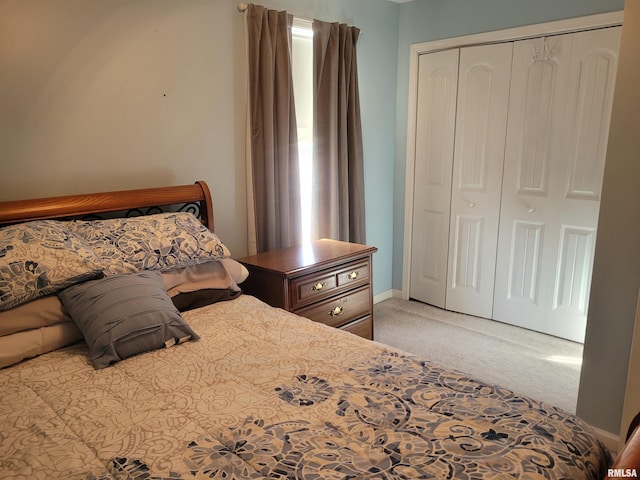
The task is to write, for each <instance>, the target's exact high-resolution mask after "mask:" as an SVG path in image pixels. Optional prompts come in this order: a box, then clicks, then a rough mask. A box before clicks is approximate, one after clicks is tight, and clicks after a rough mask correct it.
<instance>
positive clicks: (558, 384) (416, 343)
mask: <svg viewBox="0 0 640 480" xmlns="http://www.w3.org/2000/svg"><path fill="white" fill-rule="evenodd" d="M374 319H375V320H374V339H375V340H376V341H377V342H380V343H384V344H387V345H390V346H393V347H395V348H398V349H400V350H404V351H406V352H409V353H413V354H415V355H418V356H420V357H422V358H425V359H429V360H431V361H434V362H436V363H439V364H441V365H443V366H447V367H451V368H454V369H456V370H460V371H462V372H464V373H467V374H469V375H471V376H472V377H474V378H477V379H478V380H482V381H485V382H488V383H491V384H495V385H500V386H503V387H506V388H508V389H510V390H513V391H514V392H517V393H520V394H522V395H526V396H528V397H531V398H533V399H536V400H542V401H545V402H548V403H551V404H553V405H555V406H557V407H560V408H562V409H563V410H565V411H567V412H570V413H575V411H576V401H577V396H578V384H579V381H580V368H581V363H582V344H579V343H575V342H571V341H568V340H563V339H560V338H557V337H553V336H550V335H544V334H541V333H537V332H533V331H530V330H526V329H523V328H520V327H515V326H512V325H508V324H504V323H500V322H496V321H493V320H487V319H484V318H478V317H473V316H469V315H463V314H459V313H454V312H448V311H446V310H441V309H439V308H436V307H433V306H431V305H426V304H423V303H420V302H416V301H407V300H400V299H395V298H391V299H388V300H384V301H383V302H380V303H377V304H376V305H374Z"/></svg>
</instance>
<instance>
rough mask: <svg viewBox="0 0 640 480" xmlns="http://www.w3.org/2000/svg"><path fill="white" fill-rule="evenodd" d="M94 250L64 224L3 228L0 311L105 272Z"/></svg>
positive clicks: (45, 222)
mask: <svg viewBox="0 0 640 480" xmlns="http://www.w3.org/2000/svg"><path fill="white" fill-rule="evenodd" d="M99 263H100V262H99V260H98V258H97V257H96V256H95V254H94V253H93V250H92V249H91V247H90V246H89V245H87V244H86V243H85V242H84V241H83V240H81V239H80V238H78V237H76V236H75V235H73V234H72V233H71V232H70V231H69V230H68V229H67V228H66V227H65V225H64V224H63V223H62V222H58V221H55V220H37V221H34V222H27V223H21V224H17V225H9V226H7V227H2V228H0V310H6V309H9V308H12V307H16V306H18V305H20V304H22V303H26V302H28V301H30V300H33V299H35V298H38V297H42V296H45V295H49V294H52V293H56V292H57V291H59V290H61V289H63V288H65V287H68V286H69V285H74V284H76V283H79V282H83V281H86V280H90V279H94V278H99V277H101V276H102V270H101V267H100V265H99Z"/></svg>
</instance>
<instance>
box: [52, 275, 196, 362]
mask: <svg viewBox="0 0 640 480" xmlns="http://www.w3.org/2000/svg"><path fill="white" fill-rule="evenodd" d="M58 297H59V298H60V301H61V302H62V304H63V305H64V307H65V308H66V309H67V311H68V312H69V315H70V316H71V318H72V319H73V321H74V322H75V323H76V324H77V325H78V327H79V328H80V330H81V331H82V334H83V336H84V339H85V341H86V342H87V345H88V346H89V350H90V351H91V361H92V362H93V366H94V367H95V368H105V367H108V366H109V365H111V364H112V363H115V362H118V361H120V360H122V359H125V358H127V357H130V356H132V355H136V354H138V353H142V352H146V351H149V350H155V349H158V348H162V347H170V346H173V345H175V344H177V343H183V342H186V341H188V340H197V339H199V338H200V337H199V336H198V335H197V334H196V333H195V332H194V331H193V330H192V329H191V327H189V325H187V323H186V322H185V321H184V319H183V318H182V316H181V315H180V312H178V310H177V309H176V307H175V306H174V305H173V303H172V302H171V299H170V298H169V296H168V295H167V293H166V291H165V290H164V287H163V284H162V275H161V274H160V273H159V272H156V271H145V272H139V273H133V274H123V275H113V276H109V277H105V278H102V279H100V280H93V281H89V282H85V283H81V284H78V285H73V286H71V287H69V288H66V289H64V290H62V291H61V292H59V293H58Z"/></svg>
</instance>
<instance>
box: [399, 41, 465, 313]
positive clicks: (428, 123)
mask: <svg viewBox="0 0 640 480" xmlns="http://www.w3.org/2000/svg"><path fill="white" fill-rule="evenodd" d="M458 58H459V50H458V49H454V50H446V51H442V52H437V53H432V54H429V55H421V56H420V59H419V64H418V69H419V70H418V71H419V75H418V99H417V102H418V108H417V118H416V162H415V171H414V179H413V181H414V202H413V203H414V207H413V231H412V245H413V248H412V252H411V259H412V268H411V278H410V292H409V295H410V297H411V298H415V299H416V300H420V301H422V302H425V303H429V304H431V305H435V306H437V307H440V308H445V302H444V299H445V294H446V290H447V258H448V250H449V215H450V212H451V175H452V168H453V142H454V134H455V128H456V99H457V96H458Z"/></svg>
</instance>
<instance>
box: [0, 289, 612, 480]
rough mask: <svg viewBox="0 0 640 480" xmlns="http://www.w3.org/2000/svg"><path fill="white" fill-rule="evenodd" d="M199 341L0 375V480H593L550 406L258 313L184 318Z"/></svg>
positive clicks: (60, 358) (62, 353)
mask: <svg viewBox="0 0 640 480" xmlns="http://www.w3.org/2000/svg"><path fill="white" fill-rule="evenodd" d="M184 317H185V319H186V320H187V322H188V323H189V324H190V325H191V326H192V328H193V329H194V330H195V331H196V332H198V334H199V335H200V337H201V339H200V340H199V341H197V342H188V343H186V344H184V345H179V346H176V347H172V348H169V349H166V350H158V351H154V352H149V353H145V354H141V355H138V356H135V357H133V358H130V359H127V360H124V361H121V362H119V363H117V364H115V365H113V366H112V367H109V368H105V369H103V370H94V369H93V367H92V366H91V364H90V363H89V361H88V353H87V348H86V345H85V344H84V343H80V344H76V345H74V346H72V347H67V348H64V349H61V350H57V351H55V352H52V353H50V354H46V355H43V356H41V357H39V358H36V359H32V360H30V361H26V362H23V363H21V364H18V365H15V366H13V367H9V368H6V369H3V370H0V478H25V479H27V478H28V479H33V478H41V479H45V478H46V479H50V478H64V479H73V478H82V479H138V478H150V479H151V478H154V479H155V478H158V479H159V478H165V479H190V478H225V479H230V478H237V479H262V478H279V479H284V478H291V479H293V478H295V479H298V478H299V479H355V478H359V479H363V478H367V479H373V478H376V479H404V478H406V479H416V478H453V479H480V478H514V477H515V478H519V479H520V478H531V479H534V478H546V479H550V478H567V479H573V480H577V479H581V478H585V479H586V478H601V477H602V475H603V472H604V471H606V467H607V464H608V462H609V457H608V453H607V452H606V450H605V449H604V447H602V446H601V444H600V443H599V442H598V441H597V440H596V439H595V437H594V435H593V433H592V432H591V430H590V428H589V427H588V426H586V425H585V424H584V423H583V422H581V421H580V420H579V419H577V418H576V417H574V416H572V415H570V414H567V413H565V412H563V411H560V410H557V409H555V408H554V407H552V406H551V405H547V404H544V403H539V402H536V401H534V400H531V399H528V398H525V397H522V396H519V395H516V394H514V393H512V392H511V391H509V390H507V389H504V388H500V387H497V386H492V385H487V384H484V383H480V382H477V381H474V380H473V379H471V378H469V377H468V376H466V375H464V374H462V373H460V372H455V371H451V370H448V369H446V368H443V367H441V366H439V365H436V364H433V363H430V362H429V361H428V360H425V359H420V358H416V357H414V356H411V355H408V354H404V353H402V352H399V351H397V350H394V349H392V348H389V347H385V346H383V345H380V344H377V343H375V342H369V341H366V340H363V339H361V338H359V337H356V336H354V335H351V334H348V333H345V332H342V331H338V330H335V329H332V328H330V327H326V326H324V325H320V324H317V323H313V322H311V321H309V320H306V319H303V318H300V317H297V316H295V315H293V314H291V313H288V312H284V311H282V310H277V309H273V308H271V307H268V306H266V305H265V304H263V303H262V302H260V301H258V300H256V299H255V298H253V297H250V296H247V295H244V296H240V297H239V298H237V299H235V300H233V301H228V302H222V303H217V304H215V305H211V306H208V307H204V308H201V309H197V310H194V311H191V312H188V313H186V314H185V315H184Z"/></svg>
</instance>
